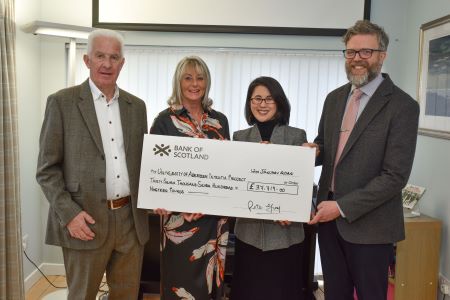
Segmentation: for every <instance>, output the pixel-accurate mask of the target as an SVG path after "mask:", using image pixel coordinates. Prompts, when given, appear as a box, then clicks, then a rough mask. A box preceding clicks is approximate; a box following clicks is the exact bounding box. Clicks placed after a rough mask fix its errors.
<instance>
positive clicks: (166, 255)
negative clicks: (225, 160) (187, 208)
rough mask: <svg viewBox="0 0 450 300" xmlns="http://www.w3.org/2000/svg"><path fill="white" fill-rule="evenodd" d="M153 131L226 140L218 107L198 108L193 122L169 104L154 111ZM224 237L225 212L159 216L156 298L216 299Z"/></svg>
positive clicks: (220, 288)
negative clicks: (220, 214)
mask: <svg viewBox="0 0 450 300" xmlns="http://www.w3.org/2000/svg"><path fill="white" fill-rule="evenodd" d="M150 133H152V134H161V135H172V136H185V137H186V136H189V137H195V138H211V139H220V140H226V139H227V140H229V139H230V134H229V128H228V120H227V118H226V117H225V115H223V114H222V113H219V112H217V111H215V110H210V111H208V112H205V113H203V116H202V119H201V123H200V124H198V123H197V122H196V121H195V119H194V118H192V117H191V116H190V114H189V112H188V111H187V110H186V109H185V108H184V107H169V108H168V109H166V110H164V111H162V112H161V113H160V114H159V115H158V117H156V119H155V121H154V122H153V125H152V127H151V129H150ZM227 243H228V223H227V218H225V217H218V216H209V215H205V216H203V217H202V218H200V219H198V220H197V221H192V222H188V221H185V220H184V218H183V216H182V215H180V214H177V213H173V214H170V215H169V216H167V217H164V218H163V219H162V220H161V299H163V300H169V299H184V300H194V299H196V300H210V299H221V296H222V294H223V279H224V272H225V270H224V269H225V254H226V246H227Z"/></svg>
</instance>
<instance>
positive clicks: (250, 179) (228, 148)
mask: <svg viewBox="0 0 450 300" xmlns="http://www.w3.org/2000/svg"><path fill="white" fill-rule="evenodd" d="M314 159H315V150H314V149H311V148H308V147H300V146H287V145H275V144H259V143H248V142H236V141H233V142H232V141H219V140H210V139H195V138H189V137H173V136H162V135H153V134H148V135H145V137H144V148H143V154H142V164H141V175H140V183H139V197H138V207H139V208H146V209H155V208H164V209H166V210H168V211H173V212H190V213H203V214H209V215H219V216H233V217H243V218H254V219H270V220H289V221H296V222H307V221H309V219H310V212H311V199H312V189H313V180H314Z"/></svg>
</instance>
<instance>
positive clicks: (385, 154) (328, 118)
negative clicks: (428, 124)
mask: <svg viewBox="0 0 450 300" xmlns="http://www.w3.org/2000/svg"><path fill="white" fill-rule="evenodd" d="M343 41H344V43H345V46H346V49H345V50H344V51H343V53H344V57H345V70H346V72H347V78H348V80H349V83H347V84H346V85H344V86H342V87H339V88H338V89H336V90H334V91H332V92H331V93H330V94H328V96H327V98H326V100H325V104H324V107H323V111H322V117H321V120H320V124H319V129H318V135H317V137H316V139H315V140H314V143H311V144H308V145H310V146H312V147H316V148H317V149H318V151H319V154H318V157H317V159H316V164H317V165H322V174H321V177H320V182H319V193H318V206H317V210H316V212H315V214H313V217H312V220H311V221H310V224H317V223H318V224H319V229H318V236H319V245H320V255H321V260H322V269H323V276H324V284H325V298H326V299H327V300H336V299H337V300H340V299H342V300H348V299H353V293H354V291H355V290H356V293H357V295H358V298H359V299H368V300H371V299H373V300H379V299H386V295H387V285H388V267H389V264H390V262H391V261H392V259H393V249H394V248H393V244H394V243H396V242H398V241H401V240H403V239H404V238H405V230H404V221H403V208H402V200H401V191H402V188H403V187H404V186H405V184H406V183H407V181H408V178H409V175H410V172H411V168H412V164H413V160H414V153H415V147H416V140H417V128H418V118H419V105H418V104H417V102H416V101H415V100H414V99H412V98H411V97H410V96H409V95H408V94H406V93H405V92H404V91H402V90H401V89H400V88H398V87H397V86H396V85H395V84H394V83H393V82H392V80H391V79H390V77H389V76H388V75H387V74H385V73H381V67H382V65H383V62H384V60H385V59H386V56H387V53H386V50H387V47H388V44H389V38H388V36H387V34H386V33H385V31H384V29H383V28H381V27H379V26H378V25H376V24H373V23H371V22H369V21H366V20H364V21H358V22H356V23H355V25H354V26H352V27H351V28H349V29H348V30H347V32H346V34H345V35H344V37H343Z"/></svg>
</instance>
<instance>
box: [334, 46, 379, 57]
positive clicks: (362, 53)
mask: <svg viewBox="0 0 450 300" xmlns="http://www.w3.org/2000/svg"><path fill="white" fill-rule="evenodd" d="M375 51H377V52H384V50H381V49H367V48H363V49H360V50H355V49H345V50H342V53H344V57H345V58H355V56H356V54H359V57H360V58H371V57H372V54H373V53H374V52H375Z"/></svg>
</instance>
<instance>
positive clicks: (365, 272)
mask: <svg viewBox="0 0 450 300" xmlns="http://www.w3.org/2000/svg"><path fill="white" fill-rule="evenodd" d="M318 236H319V248H320V257H321V262H322V271H323V278H324V288H325V299H327V300H353V293H354V290H355V289H356V293H357V295H358V300H382V299H386V298H387V287H388V267H389V264H390V262H391V261H392V259H393V252H394V251H393V250H394V247H393V245H392V244H370V245H367V244H353V243H350V242H347V241H345V240H344V239H343V238H342V237H341V235H340V234H339V232H338V229H337V226H336V222H335V221H331V222H326V223H320V224H319V229H318Z"/></svg>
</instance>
